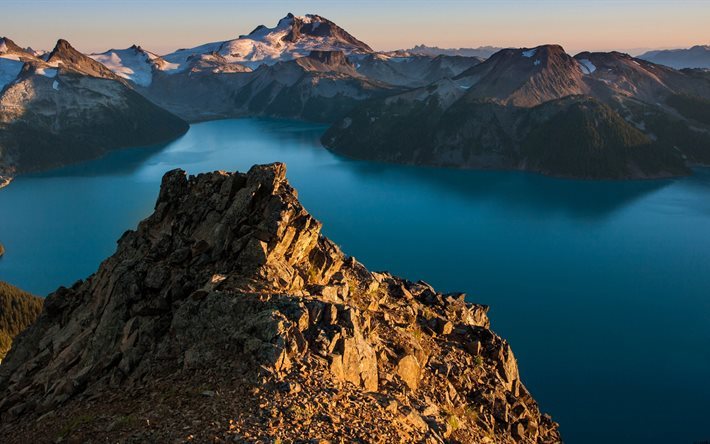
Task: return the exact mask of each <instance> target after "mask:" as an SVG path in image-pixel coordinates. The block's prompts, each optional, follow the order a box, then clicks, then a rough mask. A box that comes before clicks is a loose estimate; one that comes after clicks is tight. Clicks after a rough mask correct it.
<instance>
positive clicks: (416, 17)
mask: <svg viewBox="0 0 710 444" xmlns="http://www.w3.org/2000/svg"><path fill="white" fill-rule="evenodd" d="M288 12H293V13H294V14H296V15H303V14H307V13H315V14H320V15H322V16H325V17H327V18H329V19H331V20H333V21H335V22H336V23H337V24H339V25H340V26H342V27H343V28H345V29H346V30H347V31H349V32H350V33H351V34H353V35H354V36H355V37H357V38H359V39H361V40H363V41H365V42H366V43H368V44H369V45H370V46H372V47H373V48H374V49H381V50H382V49H396V48H403V47H410V46H413V45H414V44H418V43H424V44H428V45H438V46H442V47H462V46H467V47H472V46H481V45H493V46H506V47H508V46H515V47H522V46H535V45H538V44H543V43H560V44H562V45H563V46H564V47H565V48H566V49H567V51H568V52H571V53H575V52H578V51H581V50H610V49H618V50H625V51H630V52H638V50H639V48H661V47H663V48H666V47H687V46H691V45H695V44H710V0H667V1H658V0H646V1H640V0H589V1H581V0H499V1H492V0H468V1H464V0H458V1H457V0H443V1H419V0H409V1H404V0H365V1H356V0H350V1H290V2H287V1H269V0H262V1H241V0H205V1H187V0H177V1H175V0H123V1H118V0H63V1H58V0H0V36H1V35H6V36H8V37H10V38H11V39H13V40H15V42H16V43H18V44H19V45H21V46H32V47H34V48H42V49H51V48H52V47H53V45H54V42H55V41H56V40H57V38H60V37H61V38H65V39H67V40H69V41H70V42H71V43H72V44H73V45H74V46H76V47H77V48H78V49H80V50H82V51H85V52H94V51H104V50H106V49H108V48H123V47H127V46H130V45H131V44H133V43H137V44H140V45H141V46H143V47H144V48H146V49H149V50H152V51H154V52H157V53H166V52H170V51H172V50H174V49H177V48H182V47H190V46H195V45H197V44H201V43H206V42H209V41H219V40H227V39H230V38H234V37H237V36H238V35H240V34H247V33H249V32H250V31H251V30H252V29H253V28H255V27H256V26H257V25H259V24H265V25H267V26H273V25H275V24H276V22H277V21H278V19H279V18H281V17H283V16H284V15H286V13H288Z"/></svg>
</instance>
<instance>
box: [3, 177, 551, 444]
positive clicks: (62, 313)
mask: <svg viewBox="0 0 710 444" xmlns="http://www.w3.org/2000/svg"><path fill="white" fill-rule="evenodd" d="M486 312H487V307H485V306H482V305H476V304H470V303H467V302H466V301H465V296H464V295H463V294H442V293H440V292H437V291H436V290H435V289H433V288H432V287H431V286H430V285H428V284H426V283H424V282H421V281H420V282H410V281H407V280H404V279H401V278H398V277H395V276H392V275H391V274H389V273H374V272H370V271H368V270H367V269H366V268H365V267H364V266H363V265H362V264H360V263H359V262H358V261H356V260H355V259H354V258H352V257H348V256H346V255H345V254H343V253H342V252H341V251H340V249H339V248H338V247H337V246H336V245H335V244H334V243H333V242H331V241H330V240H328V239H327V238H325V237H323V236H322V235H321V224H320V223H319V222H318V221H317V220H315V219H314V218H313V217H312V216H311V215H310V214H308V212H307V211H306V210H305V209H304V208H303V207H302V206H301V204H300V203H299V201H298V199H297V195H296V191H295V190H294V189H293V188H292V187H291V186H290V185H289V184H288V182H287V180H286V178H285V166H284V165H283V164H272V165H263V166H255V167H253V168H252V169H251V170H250V171H249V172H248V173H246V174H242V173H224V172H216V173H211V174H201V175H198V176H196V177H189V178H188V177H187V176H186V174H185V173H184V172H183V171H180V170H175V171H172V172H169V173H167V174H166V175H165V177H164V178H163V183H162V187H161V191H160V195H159V197H158V200H157V203H156V206H155V212H154V213H153V214H152V215H151V216H150V217H149V218H147V219H146V220H144V221H143V222H141V223H140V224H139V226H138V228H137V230H135V231H129V232H126V233H125V234H124V235H123V236H122V237H121V239H120V240H119V242H118V248H117V251H116V253H115V254H114V255H113V256H111V257H110V258H108V259H107V260H106V261H104V262H103V263H102V264H101V266H100V268H99V270H98V271H97V272H96V273H95V274H94V275H92V276H90V277H89V278H88V279H87V280H86V281H79V282H77V283H76V284H74V285H73V286H72V287H70V288H60V289H59V290H57V291H56V292H54V293H53V294H51V295H50V296H48V298H47V299H46V302H45V306H44V310H43V312H42V314H41V316H40V317H39V319H38V320H37V322H36V323H35V324H34V325H32V326H31V327H30V328H29V329H28V330H27V331H26V332H25V333H23V334H22V335H20V336H19V337H18V338H17V340H16V342H15V344H14V345H13V348H12V350H11V351H10V353H9V354H8V357H7V360H6V361H4V362H3V363H2V365H1V366H0V393H2V395H0V418H1V421H0V433H2V436H4V437H10V438H9V440H6V442H20V441H22V440H26V439H30V440H32V441H34V442H43V441H50V440H51V441H55V440H70V441H72V442H73V441H81V442H104V441H106V440H109V441H118V442H136V441H154V442H169V441H175V440H192V441H195V442H208V441H209V442H223V441H230V442H232V441H233V442H276V441H277V440H278V441H280V442H303V441H304V440H319V439H328V440H334V441H336V442H337V441H340V440H342V441H344V442H367V441H370V440H371V439H373V437H375V436H376V437H377V439H378V440H379V441H381V442H393V443H395V442H526V443H543V442H559V440H560V436H559V433H558V431H557V424H555V423H554V422H553V421H552V420H551V419H550V417H549V416H546V415H543V414H542V413H541V412H540V410H539V409H538V406H537V404H536V403H535V401H534V399H533V398H532V396H531V395H530V393H529V392H528V391H527V389H526V388H525V386H524V385H523V384H522V382H521V381H520V377H519V375H518V368H517V365H516V361H515V358H514V356H513V353H512V351H511V350H510V347H509V345H508V344H507V342H506V341H505V340H503V339H501V338H500V337H498V336H497V335H496V334H495V333H493V332H492V331H491V330H490V329H489V321H488V318H487V316H486Z"/></svg>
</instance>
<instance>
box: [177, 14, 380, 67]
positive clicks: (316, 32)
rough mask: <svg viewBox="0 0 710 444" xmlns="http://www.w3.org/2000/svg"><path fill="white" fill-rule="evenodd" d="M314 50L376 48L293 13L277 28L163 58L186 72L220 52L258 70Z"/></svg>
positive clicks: (260, 29)
mask: <svg viewBox="0 0 710 444" xmlns="http://www.w3.org/2000/svg"><path fill="white" fill-rule="evenodd" d="M311 51H342V52H343V53H345V54H351V53H364V52H371V51H372V50H371V49H370V48H369V47H368V46H367V45H365V44H364V43H362V42H360V41H359V40H357V39H355V38H354V37H352V36H351V35H350V34H348V33H347V32H345V31H344V30H342V29H341V28H339V27H338V26H337V25H335V24H334V23H332V22H330V21H328V20H327V19H325V18H323V17H320V16H318V15H314V14H309V15H305V16H295V15H293V14H291V13H289V14H288V15H286V17H284V18H282V19H281V20H279V22H278V23H277V24H276V26H274V27H273V28H269V27H267V26H264V25H260V26H258V27H256V28H255V29H254V30H253V31H252V32H251V33H250V34H248V35H242V36H240V37H239V38H237V39H235V40H228V41H224V42H214V43H207V44H205V45H201V46H197V47H195V48H191V49H180V50H178V51H175V52H174V53H172V54H168V55H165V56H163V58H164V59H165V60H167V61H168V62H171V63H174V64H177V65H180V68H179V70H181V71H182V70H185V69H187V68H188V66H189V65H190V62H191V61H193V60H195V59H196V58H198V57H199V56H200V55H204V54H210V53H216V54H218V55H219V56H221V57H223V58H224V60H225V62H226V63H232V64H241V65H244V66H247V67H249V68H252V69H254V68H257V67H258V66H259V65H262V64H266V65H273V64H275V63H278V62H282V61H288V60H293V59H296V58H299V57H305V56H307V55H308V54H310V53H311Z"/></svg>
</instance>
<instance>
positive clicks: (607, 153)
mask: <svg viewBox="0 0 710 444" xmlns="http://www.w3.org/2000/svg"><path fill="white" fill-rule="evenodd" d="M708 98H710V82H708V79H707V78H703V77H701V76H697V75H692V74H690V73H685V72H680V71H676V70H673V69H671V68H666V67H663V66H659V65H654V64H652V63H649V62H644V61H641V60H637V59H634V58H632V57H630V56H628V55H625V54H620V53H581V54H578V55H577V56H575V57H571V56H569V55H567V54H566V53H565V52H564V50H563V49H562V48H561V47H559V46H556V45H546V46H541V47H537V48H529V49H506V50H502V51H500V52H498V53H496V54H494V55H493V56H492V57H490V58H489V59H487V60H486V61H484V62H483V63H480V64H478V65H476V66H474V67H472V68H470V69H468V70H466V71H464V72H463V73H461V74H459V75H458V76H456V77H454V78H451V79H443V80H441V81H438V82H435V83H433V84H431V85H428V86H426V87H422V88H416V89H413V90H409V91H405V92H403V93H400V94H397V95H392V96H388V97H386V98H383V99H379V100H371V101H368V102H365V103H363V104H362V105H360V106H359V107H357V108H355V109H354V110H353V111H352V112H351V113H350V114H348V115H347V116H346V117H344V118H343V119H341V121H340V122H337V123H336V124H335V125H334V126H332V127H331V128H330V129H329V130H328V131H327V132H326V134H325V135H324V136H323V142H324V144H325V145H327V146H329V147H330V148H331V149H332V150H333V151H335V152H338V153H341V154H344V155H347V156H350V157H355V158H363V159H376V160H382V161H387V162H400V163H408V164H415V165H436V166H447V167H464V168H493V169H519V170H528V171H536V172H541V173H544V174H550V175H555V176H563V177H576V178H586V179H620V178H653V177H670V176H677V175H684V174H690V167H691V166H693V165H708V164H710V126H709V125H708V120H707V115H708V112H710V107H708V103H709V102H708Z"/></svg>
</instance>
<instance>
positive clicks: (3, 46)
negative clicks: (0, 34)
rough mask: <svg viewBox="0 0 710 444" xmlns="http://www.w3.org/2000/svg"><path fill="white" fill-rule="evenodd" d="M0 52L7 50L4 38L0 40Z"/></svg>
mask: <svg viewBox="0 0 710 444" xmlns="http://www.w3.org/2000/svg"><path fill="white" fill-rule="evenodd" d="M0 52H7V45H6V44H5V40H4V39H3V40H2V41H0Z"/></svg>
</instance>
